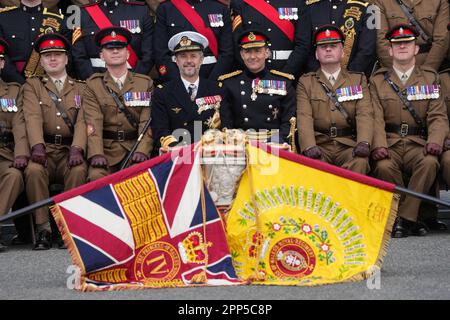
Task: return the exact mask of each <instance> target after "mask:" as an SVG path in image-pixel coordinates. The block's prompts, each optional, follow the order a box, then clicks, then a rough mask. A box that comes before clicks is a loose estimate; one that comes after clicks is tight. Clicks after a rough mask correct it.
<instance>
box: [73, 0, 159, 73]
mask: <svg viewBox="0 0 450 320" xmlns="http://www.w3.org/2000/svg"><path fill="white" fill-rule="evenodd" d="M111 26H117V27H119V26H120V27H123V28H126V29H128V30H129V31H130V32H131V33H132V39H131V42H130V45H129V47H128V51H129V53H130V56H129V58H128V68H130V69H131V71H133V72H136V73H141V74H145V75H148V74H149V73H150V70H151V69H152V67H153V59H152V54H153V52H152V37H153V21H152V18H151V17H150V13H149V9H148V7H147V6H146V4H145V3H144V2H138V1H129V0H101V1H99V2H94V3H91V4H88V5H85V6H83V7H81V26H80V28H79V29H77V30H75V31H74V33H73V39H72V43H73V48H72V55H73V64H74V66H75V69H76V72H77V75H78V77H79V78H80V79H82V80H86V79H87V78H89V77H90V76H91V75H92V74H94V73H96V72H105V71H106V69H105V63H104V61H103V60H102V59H101V58H100V57H99V53H100V48H99V47H97V46H96V44H95V42H94V35H95V33H96V32H97V31H99V30H100V29H103V28H106V27H111Z"/></svg>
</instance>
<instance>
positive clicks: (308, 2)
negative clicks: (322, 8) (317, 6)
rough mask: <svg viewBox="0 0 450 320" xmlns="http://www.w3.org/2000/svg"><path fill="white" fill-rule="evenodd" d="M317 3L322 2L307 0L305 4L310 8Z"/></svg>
mask: <svg viewBox="0 0 450 320" xmlns="http://www.w3.org/2000/svg"><path fill="white" fill-rule="evenodd" d="M316 2H320V0H307V1H306V2H305V4H306V5H307V6H309V5H311V4H313V3H316Z"/></svg>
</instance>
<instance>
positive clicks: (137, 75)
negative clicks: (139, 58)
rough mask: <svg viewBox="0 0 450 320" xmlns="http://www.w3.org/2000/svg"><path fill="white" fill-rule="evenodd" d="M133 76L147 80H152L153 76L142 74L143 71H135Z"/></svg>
mask: <svg viewBox="0 0 450 320" xmlns="http://www.w3.org/2000/svg"><path fill="white" fill-rule="evenodd" d="M133 77H136V78H141V79H145V80H151V78H150V77H149V76H147V75H145V74H142V73H134V72H133Z"/></svg>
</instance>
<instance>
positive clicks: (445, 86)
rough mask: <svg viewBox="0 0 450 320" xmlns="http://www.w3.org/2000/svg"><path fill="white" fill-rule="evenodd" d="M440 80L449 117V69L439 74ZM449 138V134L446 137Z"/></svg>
mask: <svg viewBox="0 0 450 320" xmlns="http://www.w3.org/2000/svg"><path fill="white" fill-rule="evenodd" d="M439 79H440V80H441V94H442V95H444V101H445V105H446V106H447V115H448V116H449V117H450V69H446V70H444V71H442V72H441V73H440V74H439ZM448 138H450V133H449V135H448Z"/></svg>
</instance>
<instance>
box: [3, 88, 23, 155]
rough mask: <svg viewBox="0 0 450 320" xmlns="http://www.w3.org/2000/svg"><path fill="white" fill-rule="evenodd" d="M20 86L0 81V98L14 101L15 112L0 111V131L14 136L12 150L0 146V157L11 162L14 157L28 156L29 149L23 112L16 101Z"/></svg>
mask: <svg viewBox="0 0 450 320" xmlns="http://www.w3.org/2000/svg"><path fill="white" fill-rule="evenodd" d="M19 91H20V85H19V84H18V83H5V82H3V80H0V98H1V99H14V100H15V101H16V106H17V107H18V111H17V112H8V111H3V110H1V109H0V130H2V131H3V130H5V131H6V132H11V131H12V132H13V134H14V150H12V149H10V148H9V147H8V146H5V145H3V144H0V157H1V158H4V159H7V160H10V161H13V160H14V155H15V156H27V157H28V156H29V155H30V152H29V148H28V142H27V135H26V131H25V122H24V117H23V112H22V110H21V107H20V101H18V96H19Z"/></svg>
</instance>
